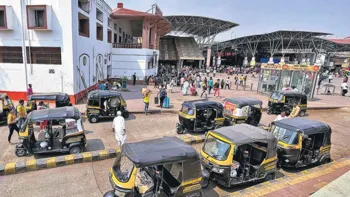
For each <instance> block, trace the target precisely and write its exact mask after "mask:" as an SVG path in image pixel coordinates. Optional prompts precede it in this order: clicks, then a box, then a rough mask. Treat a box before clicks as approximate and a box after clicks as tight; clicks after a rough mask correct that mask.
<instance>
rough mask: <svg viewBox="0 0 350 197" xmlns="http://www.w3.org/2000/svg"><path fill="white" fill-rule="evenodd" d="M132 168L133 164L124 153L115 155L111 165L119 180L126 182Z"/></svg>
mask: <svg viewBox="0 0 350 197" xmlns="http://www.w3.org/2000/svg"><path fill="white" fill-rule="evenodd" d="M133 169H134V164H133V163H132V162H131V161H130V160H129V158H128V157H126V156H125V155H124V154H119V156H117V158H116V159H115V162H114V165H113V171H114V174H115V176H116V177H117V179H118V180H119V181H120V182H123V183H126V182H128V181H129V179H130V176H131V172H132V170H133Z"/></svg>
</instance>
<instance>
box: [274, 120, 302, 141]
mask: <svg viewBox="0 0 350 197" xmlns="http://www.w3.org/2000/svg"><path fill="white" fill-rule="evenodd" d="M271 131H272V133H273V135H274V136H275V137H276V138H277V140H278V141H281V142H284V143H287V144H298V138H297V136H298V132H296V131H292V130H288V129H285V128H282V127H278V126H276V125H274V126H273V127H272V128H271Z"/></svg>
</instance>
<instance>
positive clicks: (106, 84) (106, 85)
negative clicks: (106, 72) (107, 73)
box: [105, 81, 109, 90]
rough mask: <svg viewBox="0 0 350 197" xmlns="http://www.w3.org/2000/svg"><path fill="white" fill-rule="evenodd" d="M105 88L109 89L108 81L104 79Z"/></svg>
mask: <svg viewBox="0 0 350 197" xmlns="http://www.w3.org/2000/svg"><path fill="white" fill-rule="evenodd" d="M105 90H109V83H108V81H106V83H105Z"/></svg>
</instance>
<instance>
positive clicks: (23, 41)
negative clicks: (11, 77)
mask: <svg viewBox="0 0 350 197" xmlns="http://www.w3.org/2000/svg"><path fill="white" fill-rule="evenodd" d="M24 5H25V2H24V0H21V19H22V57H23V63H24V72H25V73H24V74H25V77H26V88H25V90H26V91H27V87H28V73H27V50H26V43H25V34H24V33H25V30H26V29H25V25H24V23H25V21H26V20H25V19H24V15H23V11H24V10H26V9H23V6H24Z"/></svg>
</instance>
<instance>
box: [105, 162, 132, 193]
mask: <svg viewBox="0 0 350 197" xmlns="http://www.w3.org/2000/svg"><path fill="white" fill-rule="evenodd" d="M109 173H110V177H111V182H112V183H111V184H112V186H113V187H116V188H114V189H118V188H121V189H125V190H132V189H134V187H135V181H136V173H137V168H136V167H135V166H134V167H133V170H132V172H131V175H130V178H129V180H128V181H127V182H125V183H123V182H121V181H119V180H118V179H117V177H116V175H115V174H114V171H113V168H111V169H110V170H109Z"/></svg>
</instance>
